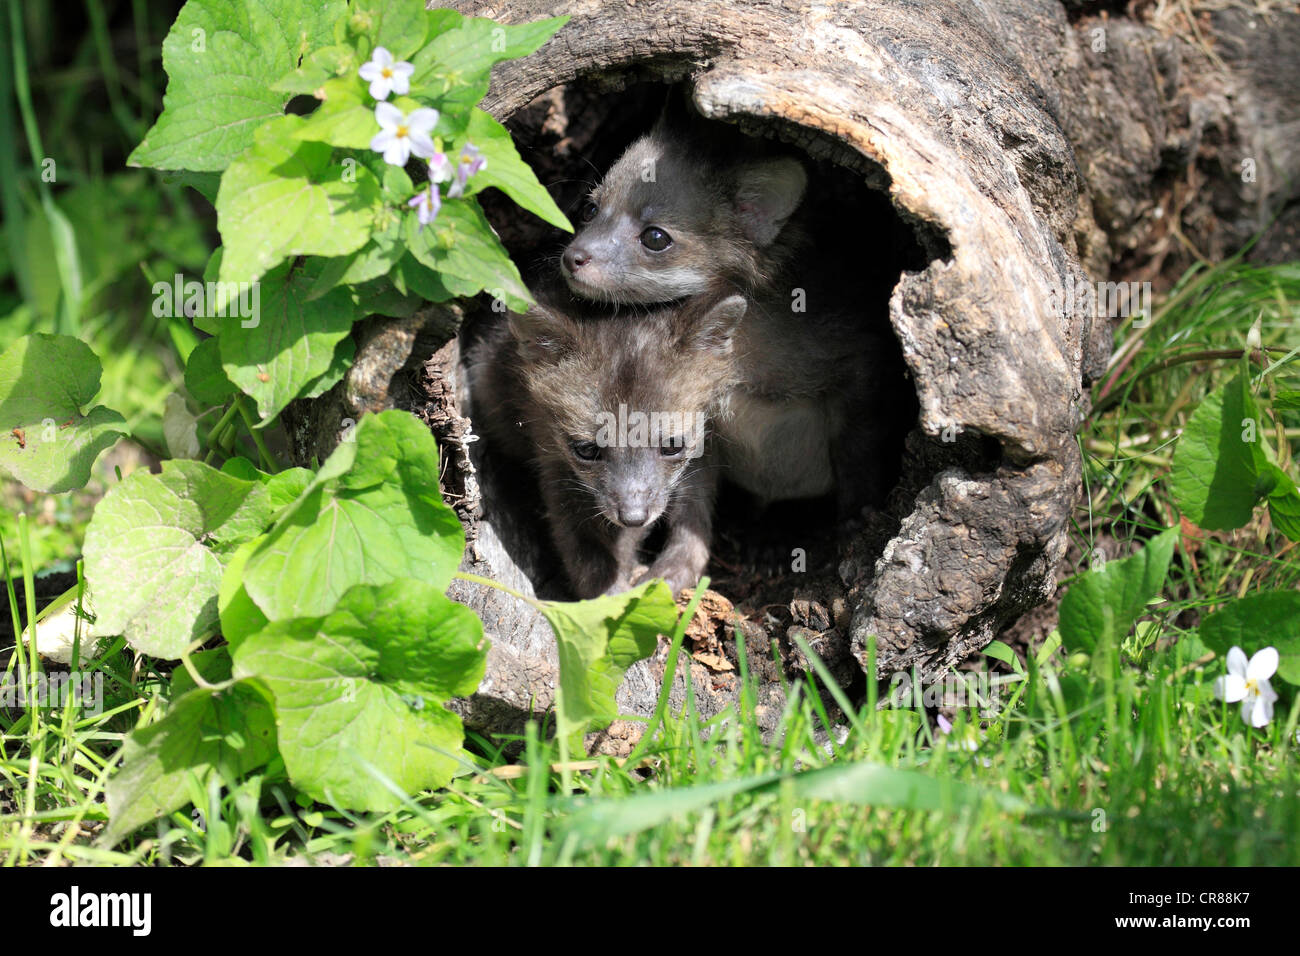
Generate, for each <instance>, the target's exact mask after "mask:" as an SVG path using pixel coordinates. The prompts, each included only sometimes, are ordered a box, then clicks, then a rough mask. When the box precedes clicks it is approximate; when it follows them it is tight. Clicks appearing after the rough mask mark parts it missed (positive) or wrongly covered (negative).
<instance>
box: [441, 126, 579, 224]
mask: <svg viewBox="0 0 1300 956" xmlns="http://www.w3.org/2000/svg"><path fill="white" fill-rule="evenodd" d="M465 138H466V139H468V140H469V142H471V143H473V144H474V145H475V146H477V147H478V148H479V149H480V150H481V151H482V153H483V157H484V159H486V160H487V165H486V166H484V167H483V169H481V170H479V172H477V173H475V174H474V175H473V176H472V177H471V178H470V180H469V184H468V188H467V190H466V192H467V193H471V194H472V193H477V192H479V191H481V190H484V189H487V188H488V187H489V186H495V187H497V189H500V190H501V191H502V192H503V193H505V194H506V195H507V196H509V197H510V198H511V199H513V200H514V201H515V202H516V203H518V204H519V205H520V206H523V207H524V208H525V209H527V210H528V211H529V212H531V213H534V214H535V215H537V216H539V217H540V218H542V219H545V220H546V221H547V222H549V223H550V224H551V225H553V226H559V227H560V228H561V229H565V230H567V231H569V232H573V226H572V224H571V223H570V222H569V220H568V219H567V218H566V217H565V215H564V213H562V212H560V207H559V206H557V205H555V200H554V199H552V198H551V194H550V193H548V192H547V191H546V187H545V186H543V185H542V184H541V183H539V182H538V181H537V175H536V174H535V173H534V172H533V170H532V167H531V166H529V165H528V164H527V163H525V162H524V161H523V160H522V159H520V158H519V151H518V150H517V149H515V143H514V140H513V139H511V137H510V131H509V130H507V129H506V128H505V127H504V126H502V125H501V124H500V123H498V122H497V121H496V120H495V119H494V118H493V117H492V116H491V114H489V113H485V112H483V111H482V110H480V109H475V110H474V111H473V112H472V113H470V117H469V126H468V127H466V130H465Z"/></svg>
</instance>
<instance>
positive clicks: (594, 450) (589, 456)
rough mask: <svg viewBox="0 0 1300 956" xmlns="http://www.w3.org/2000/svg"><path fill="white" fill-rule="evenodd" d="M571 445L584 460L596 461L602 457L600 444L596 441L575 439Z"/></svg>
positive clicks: (575, 452)
mask: <svg viewBox="0 0 1300 956" xmlns="http://www.w3.org/2000/svg"><path fill="white" fill-rule="evenodd" d="M569 447H570V448H572V449H573V453H574V454H575V455H577V456H578V457H579V458H581V459H582V460H583V461H595V460H596V459H597V458H599V457H600V446H599V445H597V444H596V443H595V442H594V441H575V442H574V443H573V444H572V445H570V446H569Z"/></svg>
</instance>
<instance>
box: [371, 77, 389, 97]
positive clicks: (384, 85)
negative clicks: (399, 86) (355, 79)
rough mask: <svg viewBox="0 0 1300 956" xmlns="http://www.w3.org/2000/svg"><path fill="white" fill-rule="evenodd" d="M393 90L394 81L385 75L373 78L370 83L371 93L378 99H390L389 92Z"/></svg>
mask: <svg viewBox="0 0 1300 956" xmlns="http://www.w3.org/2000/svg"><path fill="white" fill-rule="evenodd" d="M391 92H393V81H392V80H390V79H388V78H387V77H385V76H381V77H379V79H377V80H372V81H371V83H370V95H371V96H372V97H374V98H375V99H376V100H386V99H388V94H389V93H391Z"/></svg>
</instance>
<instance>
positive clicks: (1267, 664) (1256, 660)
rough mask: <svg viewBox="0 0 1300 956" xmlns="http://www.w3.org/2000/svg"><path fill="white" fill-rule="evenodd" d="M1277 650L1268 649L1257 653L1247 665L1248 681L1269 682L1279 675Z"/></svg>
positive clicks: (1274, 648) (1273, 648)
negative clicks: (1269, 679)
mask: <svg viewBox="0 0 1300 956" xmlns="http://www.w3.org/2000/svg"><path fill="white" fill-rule="evenodd" d="M1277 662H1278V656H1277V648H1276V647H1266V648H1264V649H1263V650H1262V651H1257V652H1256V653H1255V656H1254V657H1252V658H1251V659H1250V663H1248V664H1247V665H1246V679H1247V680H1267V679H1268V678H1270V677H1272V676H1273V675H1274V674H1276V673H1277Z"/></svg>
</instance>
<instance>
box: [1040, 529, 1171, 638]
mask: <svg viewBox="0 0 1300 956" xmlns="http://www.w3.org/2000/svg"><path fill="white" fill-rule="evenodd" d="M1177 541H1178V529H1177V528H1168V529H1166V530H1165V531H1162V532H1161V533H1160V534H1158V535H1156V537H1154V538H1152V539H1151V540H1150V541H1148V542H1147V544H1146V547H1144V548H1143V549H1142V550H1141V551H1138V552H1137V553H1136V554H1131V555H1129V556H1128V557H1127V558H1122V559H1120V560H1118V561H1108V562H1107V563H1106V565H1105V567H1103V568H1099V569H1098V570H1095V571H1088V572H1086V573H1085V574H1082V575H1080V576H1079V578H1078V579H1077V580H1076V581H1075V582H1074V584H1073V585H1072V586H1071V588H1070V590H1069V591H1068V592H1067V593H1066V595H1065V597H1064V598H1063V599H1062V600H1061V609H1060V628H1061V641H1062V643H1064V645H1065V647H1066V648H1067V649H1068V650H1069V651H1070V652H1071V653H1075V652H1078V651H1083V652H1085V653H1088V654H1091V653H1093V651H1094V650H1095V649H1096V648H1098V647H1111V648H1118V647H1119V646H1120V642H1121V641H1122V640H1123V639H1124V638H1125V637H1127V636H1128V633H1129V632H1130V631H1131V630H1132V629H1133V625H1134V623H1136V621H1137V619H1138V618H1139V617H1140V616H1141V615H1142V614H1143V612H1144V611H1145V610H1146V606H1147V602H1148V601H1150V600H1151V599H1152V598H1153V597H1155V596H1156V595H1157V594H1159V593H1160V590H1161V588H1163V587H1164V583H1165V574H1166V573H1167V572H1168V570H1169V561H1170V559H1171V558H1172V557H1173V553H1174V545H1175V544H1176V543H1177Z"/></svg>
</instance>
